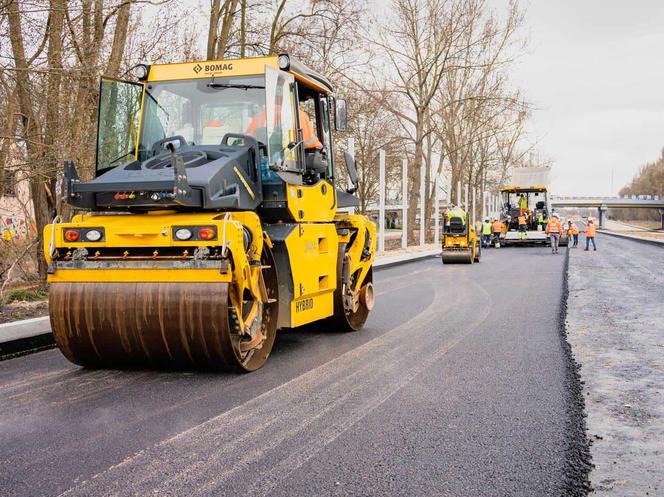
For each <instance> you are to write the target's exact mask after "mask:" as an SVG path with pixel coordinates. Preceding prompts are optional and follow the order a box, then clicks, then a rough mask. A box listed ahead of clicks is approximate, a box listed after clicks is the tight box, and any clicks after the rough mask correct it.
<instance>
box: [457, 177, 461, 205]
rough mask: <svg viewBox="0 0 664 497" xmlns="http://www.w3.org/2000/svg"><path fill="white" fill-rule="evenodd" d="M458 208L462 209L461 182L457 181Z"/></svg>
mask: <svg viewBox="0 0 664 497" xmlns="http://www.w3.org/2000/svg"><path fill="white" fill-rule="evenodd" d="M456 205H457V207H461V180H459V181H457V201H456Z"/></svg>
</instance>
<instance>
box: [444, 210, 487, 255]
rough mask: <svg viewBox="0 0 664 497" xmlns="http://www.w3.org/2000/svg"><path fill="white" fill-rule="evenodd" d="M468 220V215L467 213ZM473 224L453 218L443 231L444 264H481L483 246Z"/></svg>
mask: <svg viewBox="0 0 664 497" xmlns="http://www.w3.org/2000/svg"><path fill="white" fill-rule="evenodd" d="M465 217H466V219H468V213H466V216H465ZM471 224H472V223H469V222H465V221H464V220H463V219H462V218H460V217H452V218H450V219H449V220H448V221H447V222H446V223H445V227H444V231H443V246H442V256H441V257H442V260H443V264H454V263H466V264H472V263H473V262H480V255H481V251H482V249H481V244H480V240H479V238H478V236H477V233H475V229H474V228H473V226H472V225H471Z"/></svg>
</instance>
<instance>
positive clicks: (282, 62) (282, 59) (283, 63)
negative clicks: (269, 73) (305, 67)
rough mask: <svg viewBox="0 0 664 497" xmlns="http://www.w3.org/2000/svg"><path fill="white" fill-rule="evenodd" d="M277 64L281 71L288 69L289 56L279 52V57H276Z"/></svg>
mask: <svg viewBox="0 0 664 497" xmlns="http://www.w3.org/2000/svg"><path fill="white" fill-rule="evenodd" d="M277 65H278V66H279V69H281V70H282V71H288V70H289V69H290V57H289V56H288V55H286V54H285V53H283V54H281V55H280V56H279V58H277Z"/></svg>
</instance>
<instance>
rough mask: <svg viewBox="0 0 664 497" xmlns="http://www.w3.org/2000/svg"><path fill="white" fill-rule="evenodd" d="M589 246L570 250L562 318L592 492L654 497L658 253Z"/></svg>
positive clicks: (661, 383)
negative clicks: (581, 402)
mask: <svg viewBox="0 0 664 497" xmlns="http://www.w3.org/2000/svg"><path fill="white" fill-rule="evenodd" d="M597 241H598V251H597V252H593V251H590V252H585V251H583V250H576V249H574V250H571V251H570V264H569V278H568V284H569V300H568V315H567V332H568V340H569V342H570V345H571V346H572V351H573V353H574V356H575V358H576V360H577V362H578V363H579V364H580V365H581V369H580V374H581V380H582V382H583V383H584V387H583V394H584V397H585V403H586V411H587V415H588V418H587V426H588V436H589V438H590V440H591V442H592V447H591V454H592V462H593V464H594V466H595V467H594V469H593V470H592V472H591V474H590V480H591V484H592V486H593V487H594V491H595V493H594V494H593V495H598V496H615V497H631V496H661V495H664V471H663V470H662V468H663V467H664V466H663V462H662V461H664V312H663V311H662V302H664V274H663V273H662V271H661V268H662V267H664V249H662V248H660V247H656V246H651V245H644V244H640V243H636V242H632V241H629V240H621V239H616V238H612V237H611V238H609V237H606V236H599V237H598V240H597ZM580 245H585V242H584V241H583V240H581V243H580Z"/></svg>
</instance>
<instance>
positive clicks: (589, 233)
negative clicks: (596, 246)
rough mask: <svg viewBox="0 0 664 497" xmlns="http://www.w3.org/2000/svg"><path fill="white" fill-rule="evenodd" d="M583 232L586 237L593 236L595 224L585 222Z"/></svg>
mask: <svg viewBox="0 0 664 497" xmlns="http://www.w3.org/2000/svg"><path fill="white" fill-rule="evenodd" d="M584 233H585V234H586V236H587V237H588V238H593V237H594V236H595V225H594V224H593V223H588V224H586V230H585V232H584Z"/></svg>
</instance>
